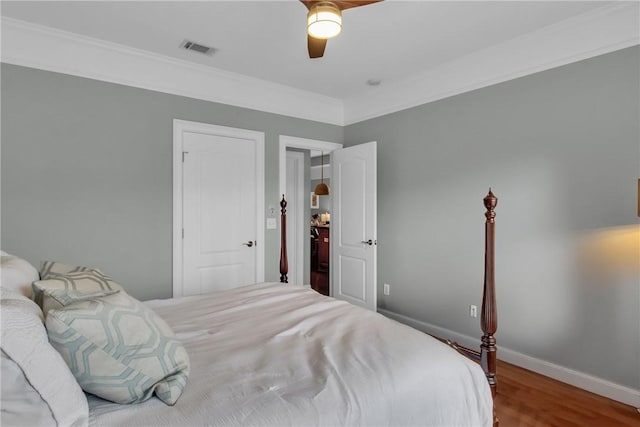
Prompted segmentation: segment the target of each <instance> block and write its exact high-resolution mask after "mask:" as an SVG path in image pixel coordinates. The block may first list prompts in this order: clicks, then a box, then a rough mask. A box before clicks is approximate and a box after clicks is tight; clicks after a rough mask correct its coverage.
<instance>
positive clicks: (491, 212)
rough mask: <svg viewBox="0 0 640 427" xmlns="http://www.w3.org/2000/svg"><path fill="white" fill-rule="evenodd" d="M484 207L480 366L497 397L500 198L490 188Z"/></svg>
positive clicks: (493, 393)
mask: <svg viewBox="0 0 640 427" xmlns="http://www.w3.org/2000/svg"><path fill="white" fill-rule="evenodd" d="M483 201H484V206H485V208H486V209H487V211H486V212H485V214H484V216H485V218H486V222H485V252H484V292H483V297H482V317H481V319H480V325H481V327H482V332H483V335H482V344H481V345H480V364H481V365H482V369H483V370H484V372H485V374H486V376H487V380H488V381H489V386H490V387H491V394H492V395H493V396H494V397H495V395H496V387H497V382H496V352H497V347H496V339H495V337H494V336H493V335H494V334H495V333H496V330H497V329H498V310H497V307H496V292H495V271H494V251H495V245H494V237H495V229H494V227H495V218H496V213H495V208H496V206H497V205H498V198H497V197H496V196H494V194H493V193H492V192H491V188H489V194H487V196H486V197H485V198H484V200H483Z"/></svg>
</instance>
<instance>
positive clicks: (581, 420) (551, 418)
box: [495, 361, 640, 427]
mask: <svg viewBox="0 0 640 427" xmlns="http://www.w3.org/2000/svg"><path fill="white" fill-rule="evenodd" d="M495 402H496V412H497V414H498V419H499V420H500V426H501V427H512V426H526V427H529V426H531V427H533V426H535V427H543V426H544V427H547V426H553V427H555V426H558V427H574V426H575V427H592V426H593V427H609V426H616V427H618V426H620V427H622V426H634V427H638V426H640V414H639V413H638V412H637V411H636V409H635V408H633V407H631V406H627V405H624V404H622V403H618V402H615V401H613V400H609V399H607V398H604V397H601V396H598V395H596V394H593V393H589V392H588V391H584V390H581V389H579V388H576V387H572V386H570V385H568V384H565V383H562V382H559V381H556V380H553V379H551V378H548V377H545V376H542V375H539V374H536V373H534V372H531V371H528V370H526V369H522V368H519V367H517V366H514V365H511V364H508V363H506V362H503V361H498V394H497V396H496V400H495Z"/></svg>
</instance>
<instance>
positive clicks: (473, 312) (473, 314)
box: [469, 304, 478, 317]
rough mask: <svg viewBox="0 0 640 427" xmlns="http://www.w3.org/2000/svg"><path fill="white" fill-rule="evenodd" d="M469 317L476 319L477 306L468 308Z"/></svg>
mask: <svg viewBox="0 0 640 427" xmlns="http://www.w3.org/2000/svg"><path fill="white" fill-rule="evenodd" d="M469 317H478V306H476V305H473V304H472V305H470V306H469Z"/></svg>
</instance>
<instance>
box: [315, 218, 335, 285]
mask: <svg viewBox="0 0 640 427" xmlns="http://www.w3.org/2000/svg"><path fill="white" fill-rule="evenodd" d="M329 257H330V253H329V227H328V226H316V227H312V228H311V288H312V289H314V290H315V291H317V292H319V293H321V294H323V295H329Z"/></svg>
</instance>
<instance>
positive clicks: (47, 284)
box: [32, 263, 122, 309]
mask: <svg viewBox="0 0 640 427" xmlns="http://www.w3.org/2000/svg"><path fill="white" fill-rule="evenodd" d="M45 264H46V263H45ZM65 267H66V266H65ZM41 274H44V276H43V277H42V279H43V280H37V281H35V282H33V284H32V287H33V299H34V301H35V302H36V303H37V304H38V305H39V306H40V307H41V308H42V309H44V308H45V307H44V301H43V292H44V291H45V290H49V291H56V290H63V291H69V292H73V293H75V294H77V295H80V294H84V295H94V296H101V295H104V294H105V293H113V292H109V291H116V292H117V291H119V290H122V286H120V285H119V284H117V283H116V282H114V281H113V280H111V278H110V277H109V276H107V275H105V274H103V273H102V272H101V271H100V270H98V269H95V268H85V267H76V270H74V271H68V272H65V273H55V272H53V271H51V270H50V269H49V270H47V271H46V273H41Z"/></svg>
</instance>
